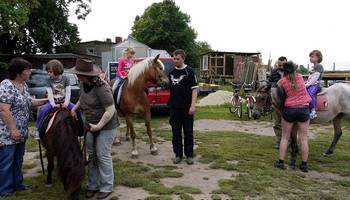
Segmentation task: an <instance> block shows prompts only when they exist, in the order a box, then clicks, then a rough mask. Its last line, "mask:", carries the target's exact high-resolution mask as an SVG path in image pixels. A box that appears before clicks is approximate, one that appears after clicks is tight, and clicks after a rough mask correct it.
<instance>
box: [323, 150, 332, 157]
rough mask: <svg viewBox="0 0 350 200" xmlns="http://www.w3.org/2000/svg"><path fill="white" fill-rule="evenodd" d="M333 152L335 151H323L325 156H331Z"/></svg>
mask: <svg viewBox="0 0 350 200" xmlns="http://www.w3.org/2000/svg"><path fill="white" fill-rule="evenodd" d="M332 154H333V152H331V151H326V152H324V153H323V156H326V157H328V156H331V155H332Z"/></svg>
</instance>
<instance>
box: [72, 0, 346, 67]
mask: <svg viewBox="0 0 350 200" xmlns="http://www.w3.org/2000/svg"><path fill="white" fill-rule="evenodd" d="M153 2H160V1H159V0H158V1H154V0H143V1H141V0H128V1H116V0H98V1H97V0H92V4H91V8H92V12H91V13H90V14H89V15H88V17H87V19H86V20H85V21H78V20H77V19H76V18H75V16H74V15H72V16H71V17H70V21H71V22H74V23H77V25H78V27H79V32H80V36H81V38H82V39H83V41H87V40H105V39H106V38H112V39H113V38H114V37H115V36H122V37H126V36H127V35H129V34H130V33H131V27H132V25H133V22H134V19H135V16H136V15H142V13H143V12H144V9H145V8H147V7H148V6H150V5H151V4H152V3H153ZM176 4H177V5H178V6H179V7H180V9H181V10H182V11H183V12H185V13H187V14H189V15H190V16H191V26H192V27H193V28H194V29H195V30H196V31H197V32H198V40H201V41H207V42H209V44H211V46H212V47H213V48H214V49H215V50H220V51H260V52H262V54H263V61H264V62H265V63H266V62H267V59H268V57H269V54H270V53H271V57H272V58H273V59H277V58H278V57H279V56H281V55H284V56H286V57H287V58H288V59H291V60H293V61H295V62H297V63H299V64H304V65H307V64H308V62H309V59H308V54H309V52H310V51H311V50H313V49H319V50H321V51H322V53H323V54H324V62H323V64H324V66H325V67H326V68H327V69H331V64H332V63H333V62H336V65H337V63H339V64H340V65H342V66H343V68H342V69H346V68H348V69H350V57H349V53H348V49H349V48H350V40H349V35H350V29H349V25H348V24H349V22H348V20H349V19H350V12H348V8H349V3H348V1H346V0H334V1H327V0H318V1H316V0H307V1H304V0H294V1H293V0H265V1H261V0H245V1H242V0H216V1H198V0H176ZM71 10H73V9H71ZM71 13H73V12H71ZM348 61H349V62H348ZM340 67H341V66H338V65H337V68H338V69H340ZM344 67H346V68H344Z"/></svg>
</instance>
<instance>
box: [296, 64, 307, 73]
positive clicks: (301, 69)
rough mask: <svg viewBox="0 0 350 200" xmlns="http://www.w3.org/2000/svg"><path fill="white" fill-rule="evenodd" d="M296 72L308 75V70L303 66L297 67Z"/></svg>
mask: <svg viewBox="0 0 350 200" xmlns="http://www.w3.org/2000/svg"><path fill="white" fill-rule="evenodd" d="M297 72H299V73H300V74H309V70H308V69H307V68H306V67H304V65H299V66H298V68H297Z"/></svg>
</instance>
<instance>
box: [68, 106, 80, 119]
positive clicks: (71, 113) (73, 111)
mask: <svg viewBox="0 0 350 200" xmlns="http://www.w3.org/2000/svg"><path fill="white" fill-rule="evenodd" d="M70 115H72V117H73V119H75V120H78V116H77V112H76V110H75V109H74V108H73V109H72V110H71V111H70Z"/></svg>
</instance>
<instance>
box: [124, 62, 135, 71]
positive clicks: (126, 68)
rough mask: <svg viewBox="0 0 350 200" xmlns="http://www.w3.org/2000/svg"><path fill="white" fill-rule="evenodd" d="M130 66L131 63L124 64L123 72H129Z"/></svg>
mask: <svg viewBox="0 0 350 200" xmlns="http://www.w3.org/2000/svg"><path fill="white" fill-rule="evenodd" d="M132 65H133V64H132V63H125V65H124V70H126V71H129V70H130V68H131V67H132Z"/></svg>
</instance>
